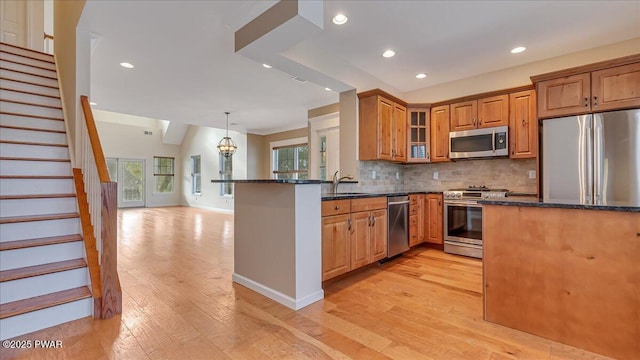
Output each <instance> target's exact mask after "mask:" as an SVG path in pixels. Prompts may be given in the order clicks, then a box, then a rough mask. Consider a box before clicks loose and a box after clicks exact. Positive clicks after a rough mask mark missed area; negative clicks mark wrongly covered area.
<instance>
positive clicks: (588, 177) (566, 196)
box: [540, 109, 640, 206]
mask: <svg viewBox="0 0 640 360" xmlns="http://www.w3.org/2000/svg"><path fill="white" fill-rule="evenodd" d="M540 126H541V128H542V130H541V133H542V136H541V140H540V141H541V143H542V145H541V147H540V148H541V150H542V154H541V158H542V160H541V161H542V166H541V169H542V174H541V176H542V197H543V200H545V201H563V202H566V201H573V202H576V203H580V204H596V205H597V204H614V203H620V202H622V203H624V204H625V205H628V206H640V109H633V110H624V111H612V112H605V113H599V114H588V115H579V116H570V117H564V118H556V119H548V120H542V121H541V125H540Z"/></svg>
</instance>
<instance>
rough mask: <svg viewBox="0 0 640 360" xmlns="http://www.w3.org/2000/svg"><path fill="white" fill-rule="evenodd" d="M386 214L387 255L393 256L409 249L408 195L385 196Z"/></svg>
mask: <svg viewBox="0 0 640 360" xmlns="http://www.w3.org/2000/svg"><path fill="white" fill-rule="evenodd" d="M387 216H388V218H389V224H388V225H389V227H388V232H389V233H388V235H389V236H388V248H387V257H393V256H396V255H398V254H402V253H403V252H405V251H407V250H409V196H408V195H404V196H389V197H387Z"/></svg>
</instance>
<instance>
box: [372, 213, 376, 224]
mask: <svg viewBox="0 0 640 360" xmlns="http://www.w3.org/2000/svg"><path fill="white" fill-rule="evenodd" d="M371 220H373V223H372V224H371V226H375V225H376V217H375V216H373V215H371Z"/></svg>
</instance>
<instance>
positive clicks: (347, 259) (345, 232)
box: [322, 214, 351, 281]
mask: <svg viewBox="0 0 640 360" xmlns="http://www.w3.org/2000/svg"><path fill="white" fill-rule="evenodd" d="M350 235H351V234H350V214H347V215H332V216H324V217H322V281H324V280H328V279H331V278H334V277H336V276H338V275H342V274H344V273H346V272H348V271H349V270H351V254H350V250H351V245H350Z"/></svg>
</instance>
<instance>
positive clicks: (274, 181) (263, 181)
mask: <svg viewBox="0 0 640 360" xmlns="http://www.w3.org/2000/svg"><path fill="white" fill-rule="evenodd" d="M211 182H212V183H245V184H322V183H325V182H326V181H323V180H294V179H244V180H237V179H231V180H217V179H216V180H211Z"/></svg>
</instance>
